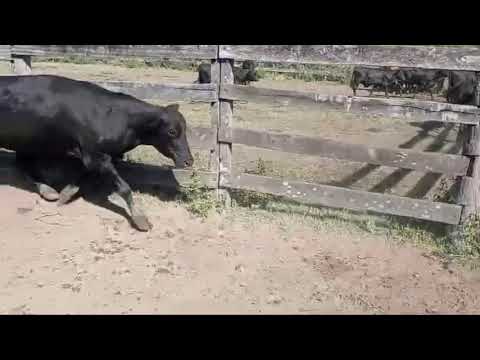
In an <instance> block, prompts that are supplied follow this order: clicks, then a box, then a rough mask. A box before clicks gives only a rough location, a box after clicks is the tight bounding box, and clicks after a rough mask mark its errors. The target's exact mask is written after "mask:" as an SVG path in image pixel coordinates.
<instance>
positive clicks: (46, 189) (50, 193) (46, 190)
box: [38, 184, 60, 201]
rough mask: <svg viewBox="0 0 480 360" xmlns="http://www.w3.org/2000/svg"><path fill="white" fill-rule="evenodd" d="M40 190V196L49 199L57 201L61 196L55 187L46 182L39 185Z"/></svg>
mask: <svg viewBox="0 0 480 360" xmlns="http://www.w3.org/2000/svg"><path fill="white" fill-rule="evenodd" d="M38 192H39V193H40V196H41V197H42V198H43V199H45V200H47V201H56V200H58V199H59V197H60V195H59V194H58V192H57V191H56V190H55V189H53V188H51V187H50V186H48V185H46V184H40V185H38Z"/></svg>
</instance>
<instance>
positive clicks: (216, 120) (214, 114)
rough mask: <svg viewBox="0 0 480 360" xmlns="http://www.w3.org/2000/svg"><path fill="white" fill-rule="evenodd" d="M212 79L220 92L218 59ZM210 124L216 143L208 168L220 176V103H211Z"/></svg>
mask: <svg viewBox="0 0 480 360" xmlns="http://www.w3.org/2000/svg"><path fill="white" fill-rule="evenodd" d="M210 79H211V82H212V84H214V85H215V88H216V90H217V91H218V88H219V83H220V62H219V61H218V59H216V60H213V61H212V64H211V70H210ZM210 124H211V126H212V135H213V139H212V141H214V142H215V144H214V146H212V148H211V150H210V157H209V164H208V168H209V170H210V171H213V172H215V173H216V174H217V175H218V169H219V167H220V145H219V143H218V128H219V127H220V103H219V101H218V100H217V101H215V102H212V103H210ZM215 195H216V197H217V198H219V197H220V194H219V191H218V176H217V191H216V193H215Z"/></svg>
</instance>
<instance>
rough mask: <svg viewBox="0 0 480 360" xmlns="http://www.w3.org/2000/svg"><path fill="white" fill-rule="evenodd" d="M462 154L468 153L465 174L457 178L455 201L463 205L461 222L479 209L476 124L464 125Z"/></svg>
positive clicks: (478, 135) (479, 133)
mask: <svg viewBox="0 0 480 360" xmlns="http://www.w3.org/2000/svg"><path fill="white" fill-rule="evenodd" d="M463 138H464V143H463V154H465V155H469V156H468V158H469V160H470V161H469V168H468V170H467V174H466V175H467V176H465V177H463V178H461V179H459V181H460V186H459V188H458V193H457V197H456V203H458V204H462V205H464V208H463V212H462V216H461V222H462V223H464V222H465V221H466V220H467V219H468V218H469V216H471V215H472V214H474V213H476V212H477V211H479V210H480V196H479V195H480V158H479V156H478V154H477V152H478V149H479V148H480V131H479V128H478V126H467V125H465V126H464V129H463Z"/></svg>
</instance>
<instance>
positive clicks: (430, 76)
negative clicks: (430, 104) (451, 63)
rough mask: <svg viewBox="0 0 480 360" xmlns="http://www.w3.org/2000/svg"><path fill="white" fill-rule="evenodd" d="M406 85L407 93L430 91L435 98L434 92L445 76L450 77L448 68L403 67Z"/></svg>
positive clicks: (440, 86)
mask: <svg viewBox="0 0 480 360" xmlns="http://www.w3.org/2000/svg"><path fill="white" fill-rule="evenodd" d="M400 71H402V73H403V77H404V85H405V89H406V92H407V93H413V94H414V95H415V94H416V93H419V92H428V93H429V94H430V98H431V99H432V100H433V93H434V92H438V91H439V90H440V89H441V88H442V86H443V81H444V80H445V78H447V77H448V71H446V70H431V69H402V70H400Z"/></svg>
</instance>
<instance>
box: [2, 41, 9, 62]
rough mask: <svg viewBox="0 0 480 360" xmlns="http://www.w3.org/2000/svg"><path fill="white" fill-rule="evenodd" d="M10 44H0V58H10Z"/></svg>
mask: <svg viewBox="0 0 480 360" xmlns="http://www.w3.org/2000/svg"><path fill="white" fill-rule="evenodd" d="M10 54H11V53H10V45H0V60H10Z"/></svg>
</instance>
